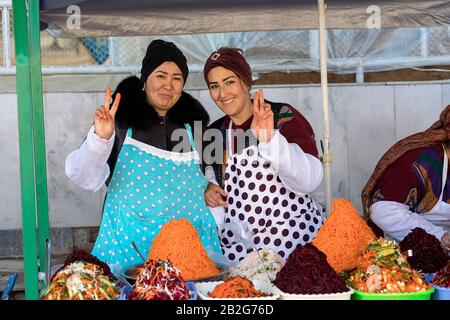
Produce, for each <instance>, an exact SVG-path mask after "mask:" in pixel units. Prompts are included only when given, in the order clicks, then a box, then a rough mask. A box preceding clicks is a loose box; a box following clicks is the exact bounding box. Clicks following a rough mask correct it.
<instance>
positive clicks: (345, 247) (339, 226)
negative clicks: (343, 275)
mask: <svg viewBox="0 0 450 320" xmlns="http://www.w3.org/2000/svg"><path fill="white" fill-rule="evenodd" d="M374 238H375V235H374V233H373V232H372V230H371V229H370V227H369V226H368V225H367V224H366V223H365V222H364V220H363V219H362V218H361V216H360V215H359V214H358V211H356V209H355V208H354V207H353V205H352V203H351V202H350V201H348V200H345V199H335V200H333V203H332V210H331V213H330V215H329V217H328V218H327V219H326V220H325V222H324V224H323V225H322V227H321V228H320V229H319V232H318V233H317V236H316V238H315V239H314V240H313V242H312V243H313V244H314V245H315V246H316V247H317V248H318V249H319V250H320V251H322V252H323V253H325V254H326V256H327V260H328V263H329V264H330V265H331V266H332V267H333V269H334V270H335V271H336V272H338V273H339V272H342V271H344V270H349V269H354V268H356V266H357V262H358V261H357V258H358V255H359V254H361V252H362V251H364V249H365V248H366V247H367V243H368V242H369V241H371V240H373V239H374Z"/></svg>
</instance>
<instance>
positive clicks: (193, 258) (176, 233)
mask: <svg viewBox="0 0 450 320" xmlns="http://www.w3.org/2000/svg"><path fill="white" fill-rule="evenodd" d="M148 259H153V260H169V261H170V262H171V263H172V264H173V265H174V266H175V267H177V268H178V269H179V270H180V271H181V276H182V277H183V279H184V280H193V279H199V278H205V277H210V276H213V275H216V274H218V273H219V272H220V270H219V269H218V268H217V267H216V265H215V264H214V262H213V261H212V260H211V259H210V258H209V257H208V254H207V253H206V250H205V248H204V247H203V244H202V242H201V240H200V237H199V236H198V233H197V230H195V228H194V226H193V225H192V224H191V223H190V222H189V220H188V219H186V218H183V219H180V220H172V221H170V222H168V223H166V224H165V225H164V226H163V227H162V228H161V231H160V232H159V233H158V235H157V236H156V237H155V239H154V240H153V243H152V247H151V248H150V253H149V255H148Z"/></svg>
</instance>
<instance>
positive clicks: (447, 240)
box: [441, 232, 450, 253]
mask: <svg viewBox="0 0 450 320" xmlns="http://www.w3.org/2000/svg"><path fill="white" fill-rule="evenodd" d="M441 246H442V249H444V250H445V252H446V253H450V234H449V233H448V232H446V233H444V235H443V236H442V239H441Z"/></svg>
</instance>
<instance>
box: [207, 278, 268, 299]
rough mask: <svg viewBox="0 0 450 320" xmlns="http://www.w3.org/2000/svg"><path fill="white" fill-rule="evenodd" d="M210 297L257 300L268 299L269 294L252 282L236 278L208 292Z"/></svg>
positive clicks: (229, 279)
mask: <svg viewBox="0 0 450 320" xmlns="http://www.w3.org/2000/svg"><path fill="white" fill-rule="evenodd" d="M208 296H209V297H211V298H256V297H266V296H267V294H266V293H264V292H262V291H259V290H257V289H256V288H255V287H254V286H253V283H252V282H251V281H250V280H248V279H245V278H242V277H240V276H236V277H231V278H228V279H227V280H225V281H224V282H223V283H221V284H218V285H217V286H215V288H214V289H213V291H211V292H208Z"/></svg>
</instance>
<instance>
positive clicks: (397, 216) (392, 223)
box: [370, 201, 447, 241]
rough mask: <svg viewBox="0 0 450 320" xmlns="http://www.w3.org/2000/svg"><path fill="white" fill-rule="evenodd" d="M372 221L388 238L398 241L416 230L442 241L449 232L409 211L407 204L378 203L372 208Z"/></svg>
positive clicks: (393, 202)
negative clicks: (421, 230) (423, 231)
mask: <svg viewBox="0 0 450 320" xmlns="http://www.w3.org/2000/svg"><path fill="white" fill-rule="evenodd" d="M370 210H371V216H370V218H371V219H372V221H373V222H374V223H375V224H376V225H377V226H378V227H380V228H381V229H382V230H383V231H384V232H385V234H386V235H387V236H389V237H391V238H392V239H394V240H396V241H401V240H403V238H404V237H406V236H407V235H408V233H410V232H411V230H412V229H414V228H417V227H418V228H422V229H424V230H425V231H426V232H427V233H429V234H431V235H433V236H435V237H436V238H437V239H438V240H441V238H442V236H443V235H444V234H445V232H447V230H446V229H445V228H444V227H442V226H437V225H435V224H433V223H432V222H431V221H428V220H427V219H426V218H425V217H424V216H421V215H419V214H417V213H415V212H412V211H411V210H409V207H408V206H407V205H405V204H402V203H399V202H395V201H378V202H375V203H374V204H373V205H372V206H371V207H370Z"/></svg>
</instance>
